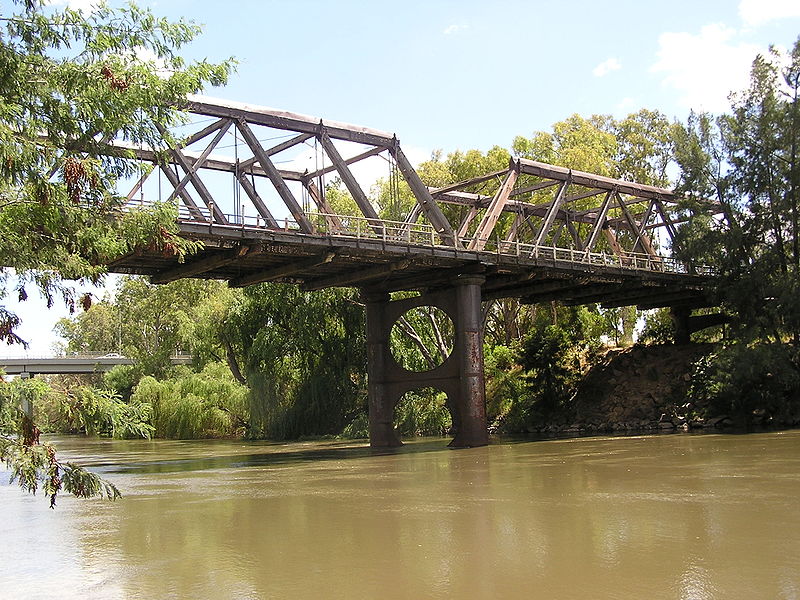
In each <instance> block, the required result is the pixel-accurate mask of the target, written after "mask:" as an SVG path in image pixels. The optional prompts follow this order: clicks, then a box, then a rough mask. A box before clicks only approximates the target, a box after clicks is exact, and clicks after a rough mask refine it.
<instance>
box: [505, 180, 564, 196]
mask: <svg viewBox="0 0 800 600" xmlns="http://www.w3.org/2000/svg"><path fill="white" fill-rule="evenodd" d="M559 183H560V182H558V181H540V182H539V183H534V184H532V185H526V186H524V187H519V188H517V189H515V190H513V191H512V192H511V197H512V198H514V197H516V196H522V195H524V194H529V193H530V192H536V191H539V190H544V189H547V188H549V187H553V186H554V185H558V184H559Z"/></svg>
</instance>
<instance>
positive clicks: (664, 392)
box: [544, 344, 729, 432]
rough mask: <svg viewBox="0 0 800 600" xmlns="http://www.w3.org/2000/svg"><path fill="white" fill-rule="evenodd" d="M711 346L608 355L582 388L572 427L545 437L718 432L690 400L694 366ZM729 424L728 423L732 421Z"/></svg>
mask: <svg viewBox="0 0 800 600" xmlns="http://www.w3.org/2000/svg"><path fill="white" fill-rule="evenodd" d="M713 349H714V346H713V345H712V344H688V345H683V346H672V345H669V346H666V345H665V346H633V347H631V348H624V349H617V350H609V351H608V352H607V353H606V354H605V356H604V357H603V358H602V360H601V361H600V362H599V363H598V364H596V365H594V366H593V367H592V368H591V369H590V371H589V372H588V373H587V374H586V376H585V377H584V379H583V381H582V382H581V384H580V386H579V388H578V391H577V394H576V396H575V398H574V401H573V403H572V411H571V415H570V416H569V418H568V419H567V420H568V421H569V422H568V423H563V424H560V425H556V424H552V425H548V426H547V427H545V428H544V431H574V432H592V431H637V430H674V429H678V428H682V429H689V428H702V427H717V426H721V425H723V424H727V421H726V420H725V418H724V415H720V416H715V417H713V418H705V419H703V418H702V417H701V416H700V415H704V414H706V410H705V408H706V407H704V406H696V405H695V404H694V403H692V402H691V401H690V400H689V399H688V398H687V392H688V390H689V386H690V384H691V373H692V370H693V369H692V364H693V363H694V362H695V361H697V360H698V359H699V358H700V357H701V356H703V355H705V354H707V353H709V352H711V351H712V350H713ZM728 421H729V420H728Z"/></svg>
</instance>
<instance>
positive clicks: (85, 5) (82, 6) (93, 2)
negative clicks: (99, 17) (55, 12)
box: [49, 0, 102, 13]
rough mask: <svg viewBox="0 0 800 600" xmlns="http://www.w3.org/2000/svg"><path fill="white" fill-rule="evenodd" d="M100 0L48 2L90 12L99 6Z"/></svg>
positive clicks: (51, 0)
mask: <svg viewBox="0 0 800 600" xmlns="http://www.w3.org/2000/svg"><path fill="white" fill-rule="evenodd" d="M101 2H102V0H50V2H49V4H50V5H52V6H66V7H67V8H71V9H72V10H79V11H81V12H83V13H92V12H94V11H96V10H97V9H98V8H99V7H100V4H101Z"/></svg>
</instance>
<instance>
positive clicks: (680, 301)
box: [636, 291, 715, 310]
mask: <svg viewBox="0 0 800 600" xmlns="http://www.w3.org/2000/svg"><path fill="white" fill-rule="evenodd" d="M714 305H715V302H714V301H713V300H710V299H709V298H708V296H706V294H704V293H702V292H700V291H695V293H694V294H693V295H692V294H690V293H689V292H687V293H686V294H685V295H681V294H677V295H675V296H665V297H659V298H656V299H653V300H642V301H640V302H637V303H636V307H637V308H639V309H640V310H651V309H654V308H667V307H673V306H680V307H682V308H702V307H705V306H714Z"/></svg>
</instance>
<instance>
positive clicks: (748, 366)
mask: <svg viewBox="0 0 800 600" xmlns="http://www.w3.org/2000/svg"><path fill="white" fill-rule="evenodd" d="M689 395H690V397H691V398H692V399H693V400H695V403H696V404H698V405H699V406H706V407H707V408H706V410H707V415H706V416H718V415H730V416H731V417H734V418H735V419H737V420H738V421H739V422H740V423H741V424H743V425H751V424H753V423H754V421H756V420H757V419H758V420H761V419H770V418H771V419H773V420H774V421H776V422H780V423H791V422H794V421H795V420H796V419H797V418H798V415H799V414H800V370H799V369H798V362H797V353H796V351H795V349H794V348H792V347H791V346H789V345H788V344H781V343H757V344H752V345H748V344H744V343H737V344H730V345H728V346H725V347H723V348H722V349H721V350H719V351H718V352H716V353H713V354H709V355H708V356H706V357H704V358H702V359H700V360H699V361H698V362H697V363H695V370H694V375H693V377H692V385H691V388H690V390H689Z"/></svg>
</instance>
